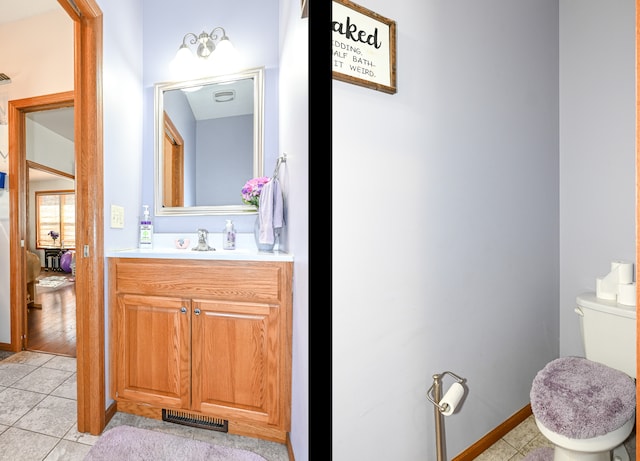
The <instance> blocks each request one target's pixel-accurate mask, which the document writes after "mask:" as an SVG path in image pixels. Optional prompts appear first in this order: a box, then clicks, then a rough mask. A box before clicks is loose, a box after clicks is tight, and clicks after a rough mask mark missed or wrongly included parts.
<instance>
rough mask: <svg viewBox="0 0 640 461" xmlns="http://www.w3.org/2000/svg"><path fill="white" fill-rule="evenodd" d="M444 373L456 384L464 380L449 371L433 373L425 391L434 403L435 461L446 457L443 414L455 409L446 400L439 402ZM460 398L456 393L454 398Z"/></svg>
mask: <svg viewBox="0 0 640 461" xmlns="http://www.w3.org/2000/svg"><path fill="white" fill-rule="evenodd" d="M445 375H449V376H451V377H453V378H454V379H455V380H456V382H455V383H454V384H458V385H459V386H462V384H464V383H465V382H466V379H465V378H462V377H460V376H458V375H457V374H455V373H453V372H451V371H444V372H442V373H440V374H434V375H433V384H432V385H431V387H430V388H429V390H428V391H427V399H429V401H430V402H431V403H432V404H433V405H434V415H435V421H436V451H437V461H445V459H446V458H445V454H444V448H445V443H444V432H443V425H444V421H443V414H446V415H450V414H451V413H452V412H453V411H454V410H455V408H451V407H450V406H449V404H448V403H446V402H445V403H440V402H441V399H442V379H443V378H444V377H445ZM459 386H456V387H459ZM453 390H454V386H453V385H452V387H451V388H450V389H449V391H453ZM449 391H448V392H449ZM432 395H433V397H432ZM460 398H461V395H458V396H457V397H456V400H457V401H459V400H460Z"/></svg>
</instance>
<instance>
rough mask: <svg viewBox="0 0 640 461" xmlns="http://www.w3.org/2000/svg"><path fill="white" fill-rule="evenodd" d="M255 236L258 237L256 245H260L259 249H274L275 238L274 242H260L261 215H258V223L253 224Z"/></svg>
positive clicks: (269, 250) (270, 250)
mask: <svg viewBox="0 0 640 461" xmlns="http://www.w3.org/2000/svg"><path fill="white" fill-rule="evenodd" d="M253 236H254V237H255V239H256V246H257V247H258V251H267V252H272V251H273V246H274V245H275V239H274V241H273V243H260V216H256V223H255V224H254V225H253Z"/></svg>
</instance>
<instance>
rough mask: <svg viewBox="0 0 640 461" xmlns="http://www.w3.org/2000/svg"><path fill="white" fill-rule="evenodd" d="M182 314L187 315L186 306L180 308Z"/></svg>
mask: <svg viewBox="0 0 640 461" xmlns="http://www.w3.org/2000/svg"><path fill="white" fill-rule="evenodd" d="M180 312H182V313H183V314H186V313H187V308H186V307H184V306H182V307H181V308H180Z"/></svg>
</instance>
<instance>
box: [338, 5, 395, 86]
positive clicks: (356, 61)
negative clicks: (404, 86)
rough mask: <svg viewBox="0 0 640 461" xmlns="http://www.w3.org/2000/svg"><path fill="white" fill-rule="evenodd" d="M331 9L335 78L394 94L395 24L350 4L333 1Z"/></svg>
mask: <svg viewBox="0 0 640 461" xmlns="http://www.w3.org/2000/svg"><path fill="white" fill-rule="evenodd" d="M332 6H333V7H332V11H331V13H332V18H331V30H332V32H331V43H332V46H333V56H332V74H333V78H335V79H336V80H341V81H343V82H348V83H353V84H355V85H361V86H365V87H367V88H371V89H374V90H378V91H384V92H385V93H391V94H393V93H395V92H396V91H397V90H396V23H395V21H392V20H390V19H387V18H385V17H383V16H380V15H379V14H377V13H374V12H373V11H371V10H368V9H366V8H364V7H362V6H360V5H356V4H355V3H352V2H350V1H349V0H333V3H332Z"/></svg>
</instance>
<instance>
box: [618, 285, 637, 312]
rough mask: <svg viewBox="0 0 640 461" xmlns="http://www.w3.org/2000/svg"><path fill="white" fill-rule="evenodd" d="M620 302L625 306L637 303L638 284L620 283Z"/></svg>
mask: <svg viewBox="0 0 640 461" xmlns="http://www.w3.org/2000/svg"><path fill="white" fill-rule="evenodd" d="M618 304H624V305H625V306H635V305H636V284H635V283H626V284H620V285H618Z"/></svg>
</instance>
